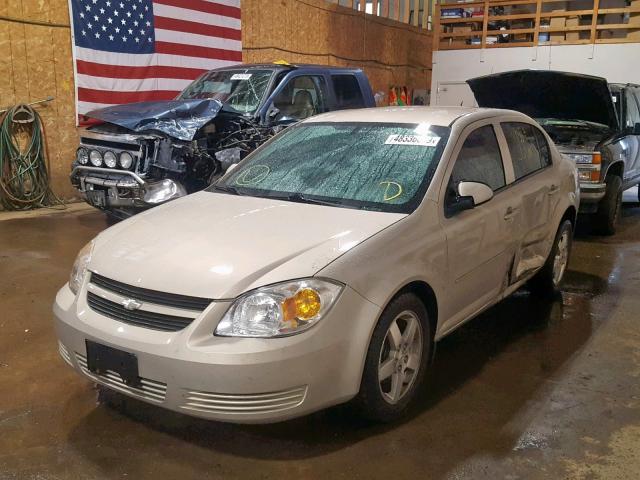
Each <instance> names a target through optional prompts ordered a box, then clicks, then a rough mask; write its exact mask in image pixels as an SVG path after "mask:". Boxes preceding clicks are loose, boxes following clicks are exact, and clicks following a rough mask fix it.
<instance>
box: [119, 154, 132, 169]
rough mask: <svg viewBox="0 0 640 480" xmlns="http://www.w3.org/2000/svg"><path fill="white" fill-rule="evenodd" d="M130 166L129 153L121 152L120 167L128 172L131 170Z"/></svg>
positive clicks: (130, 158) (130, 157) (130, 156)
mask: <svg viewBox="0 0 640 480" xmlns="http://www.w3.org/2000/svg"><path fill="white" fill-rule="evenodd" d="M131 165H133V155H131V154H130V153H129V152H122V153H121V154H120V166H121V167H122V168H126V169H127V170H128V169H129V168H131Z"/></svg>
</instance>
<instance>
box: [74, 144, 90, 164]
mask: <svg viewBox="0 0 640 480" xmlns="http://www.w3.org/2000/svg"><path fill="white" fill-rule="evenodd" d="M76 161H77V162H78V163H79V164H80V165H86V164H87V163H89V151H88V150H87V149H86V148H79V149H78V150H76Z"/></svg>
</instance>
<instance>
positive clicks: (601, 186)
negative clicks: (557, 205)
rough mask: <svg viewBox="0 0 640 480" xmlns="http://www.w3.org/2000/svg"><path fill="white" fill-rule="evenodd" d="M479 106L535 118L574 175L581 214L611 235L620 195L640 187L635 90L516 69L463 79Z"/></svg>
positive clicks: (639, 94)
mask: <svg viewBox="0 0 640 480" xmlns="http://www.w3.org/2000/svg"><path fill="white" fill-rule="evenodd" d="M467 84H469V86H470V87H471V90H472V91H473V93H474V95H475V98H476V102H477V103H478V106H480V107H487V108H504V109H509V110H516V111H519V112H522V113H525V114H527V115H529V116H530V117H532V118H534V119H535V120H536V121H537V122H538V123H539V124H540V125H541V126H542V128H543V129H544V130H545V131H546V132H547V134H548V135H549V137H550V138H551V139H552V140H553V142H554V143H555V144H556V146H557V147H558V149H559V150H560V151H561V152H562V153H563V154H564V155H566V156H567V157H570V158H572V159H573V160H574V161H575V162H576V164H577V166H578V170H579V178H580V187H581V205H580V208H581V211H583V212H585V213H591V214H593V223H594V226H595V227H596V228H597V230H599V231H600V232H602V233H606V234H612V233H614V231H615V224H616V222H617V219H618V216H619V213H620V205H621V201H622V191H623V190H625V189H627V188H629V187H631V186H633V185H636V184H638V182H640V113H639V112H640V87H638V86H637V85H632V84H609V83H608V82H607V80H606V79H605V78H602V77H596V76H591V75H583V74H578V73H568V72H556V71H547V70H517V71H509V72H503V73H496V74H492V75H486V76H483V77H477V78H473V79H470V80H467Z"/></svg>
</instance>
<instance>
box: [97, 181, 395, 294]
mask: <svg viewBox="0 0 640 480" xmlns="http://www.w3.org/2000/svg"><path fill="white" fill-rule="evenodd" d="M405 216H406V215H404V214H397V213H382V212H371V211H363V210H354V209H347V208H338V207H329V206H322V205H311V204H303V203H294V202H285V201H279V200H270V199H264V198H255V197H247V196H234V195H227V194H223V193H213V192H199V193H196V194H193V195H189V196H187V197H183V198H181V199H178V200H175V201H173V202H170V203H167V204H165V205H162V206H159V207H156V208H153V209H151V210H148V211H146V212H143V213H141V214H139V215H136V216H134V217H132V218H130V219H128V220H125V221H124V222H121V223H119V224H117V225H114V226H113V227H111V228H109V229H107V230H105V231H104V232H103V233H101V234H100V235H99V236H98V237H97V238H96V240H95V246H94V250H93V254H92V258H91V261H90V263H89V270H91V271H94V272H96V273H99V274H100V275H103V276H105V277H108V278H111V279H114V280H117V281H120V282H123V283H126V284H129V285H134V286H139V287H143V288H148V289H152V290H158V291H162V292H168V293H176V294H181V295H191V296H196V297H204V298H214V299H228V298H234V297H236V296H237V295H239V294H241V293H243V292H245V291H247V290H251V289H253V288H256V287H259V286H262V285H268V284H271V283H275V282H279V281H284V280H290V279H294V278H302V277H308V276H312V275H314V274H315V273H316V272H318V271H319V270H321V269H322V268H323V267H325V266H326V265H328V264H329V263H330V262H332V261H333V260H334V259H336V258H337V257H339V256H341V255H343V254H344V253H346V252H347V251H349V250H351V249H352V248H354V247H355V246H356V245H358V244H359V243H360V242H362V241H364V240H366V239H367V238H369V237H371V236H372V235H375V234H376V233H377V232H379V231H381V230H383V229H384V228H386V227H387V226H389V225H391V224H393V223H395V222H397V221H398V220H400V219H402V218H404V217H405Z"/></svg>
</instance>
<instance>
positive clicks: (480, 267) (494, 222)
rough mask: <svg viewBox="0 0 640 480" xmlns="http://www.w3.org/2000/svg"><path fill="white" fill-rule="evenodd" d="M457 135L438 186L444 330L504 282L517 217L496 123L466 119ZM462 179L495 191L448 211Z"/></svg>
mask: <svg viewBox="0 0 640 480" xmlns="http://www.w3.org/2000/svg"><path fill="white" fill-rule="evenodd" d="M467 132H468V133H467ZM465 135H466V136H465ZM461 141H462V144H461V146H460V147H459V152H458V154H457V155H456V153H455V152H454V154H453V158H455V162H454V164H453V165H450V166H449V167H448V171H447V174H446V175H445V178H448V180H447V181H446V183H445V186H446V188H445V191H443V192H441V196H442V199H441V200H442V202H441V204H443V205H444V208H445V213H443V217H442V226H443V230H444V232H445V235H446V237H447V259H448V266H449V275H448V277H449V278H448V282H447V283H448V287H449V288H448V292H447V295H448V296H449V298H450V299H451V302H450V303H449V305H452V307H451V309H452V310H451V311H450V312H446V313H445V315H444V316H443V318H447V319H448V320H447V321H446V324H444V325H443V329H444V330H443V331H447V330H449V329H451V328H454V327H455V326H456V325H457V324H458V323H460V322H461V321H463V320H465V319H466V318H468V317H470V316H471V315H473V314H475V313H476V312H478V311H479V310H481V309H482V308H484V307H485V306H486V305H488V304H490V303H492V302H493V301H495V300H496V298H497V297H499V296H500V294H501V292H502V291H503V290H504V288H505V287H506V285H507V277H508V272H509V267H510V265H511V261H512V256H513V250H514V245H513V241H514V237H515V235H516V232H515V229H514V228H513V225H514V224H515V222H516V221H517V218H518V212H517V210H516V209H515V208H514V206H513V205H512V202H513V199H512V196H511V195H510V192H509V191H508V189H506V186H507V183H508V175H507V173H505V163H504V161H503V156H502V152H501V148H500V145H499V143H498V138H497V136H496V130H495V126H494V125H493V124H492V123H490V122H489V123H488V122H486V121H485V122H482V123H479V124H474V125H471V126H470V127H468V128H467V129H466V130H465V132H463V135H462V136H461ZM461 181H472V182H480V183H484V184H486V185H488V186H489V187H491V189H492V190H493V191H494V197H493V198H492V199H491V200H490V201H488V202H487V203H485V204H483V205H479V206H477V207H476V208H473V209H471V210H466V211H462V212H459V213H457V214H455V215H452V216H448V215H447V214H446V210H447V205H450V204H451V202H452V199H453V198H455V195H456V192H457V185H458V183H460V182H461Z"/></svg>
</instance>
